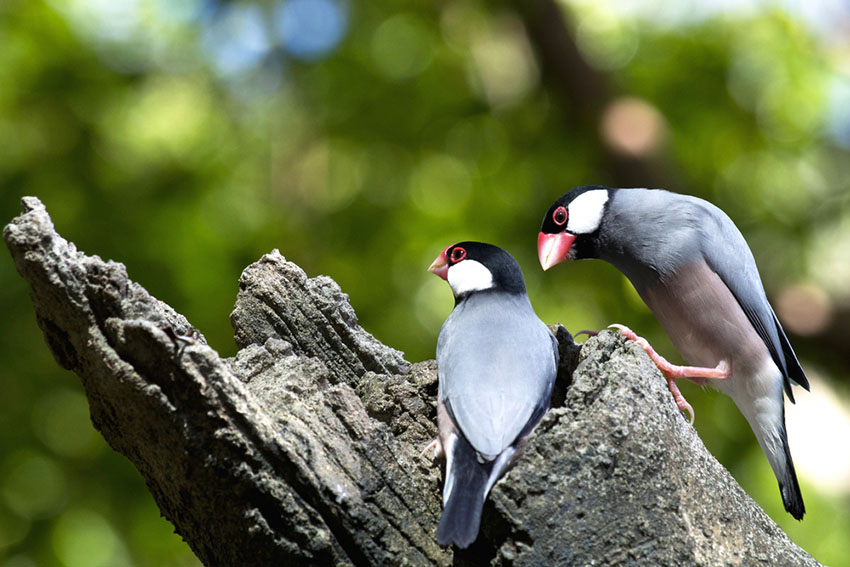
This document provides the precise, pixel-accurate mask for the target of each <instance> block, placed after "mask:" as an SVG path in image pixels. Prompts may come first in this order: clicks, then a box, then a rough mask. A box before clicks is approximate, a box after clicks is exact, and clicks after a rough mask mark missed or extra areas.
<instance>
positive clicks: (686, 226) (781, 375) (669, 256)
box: [537, 186, 809, 520]
mask: <svg viewBox="0 0 850 567" xmlns="http://www.w3.org/2000/svg"><path fill="white" fill-rule="evenodd" d="M537 250H538V255H539V258H540V265H541V266H542V267H543V269H544V270H547V269H549V268H551V267H552V266H554V265H555V264H557V263H559V262H562V261H564V260H578V259H582V258H599V259H602V260H605V261H606V262H608V263H610V264H612V265H613V266H614V267H616V268H617V269H618V270H620V271H621V272H622V273H623V274H625V276H626V277H627V278H628V279H629V280H630V281H631V283H632V285H634V287H635V289H636V290H637V292H638V293H639V294H640V296H641V298H642V299H643V300H644V302H645V303H646V304H647V306H648V307H649V308H650V309H651V310H652V312H653V313H654V314H655V316H656V318H657V319H658V322H659V323H661V326H662V327H664V330H665V331H666V332H667V334H668V335H669V337H670V340H671V341H672V342H673V344H674V345H675V346H676V348H677V349H678V350H679V352H680V353H681V354H682V355H683V356H684V357H685V359H686V360H688V362H689V363H690V364H695V365H697V367H677V366H673V365H671V364H670V363H668V362H667V361H666V360H664V359H663V358H661V357H660V356H658V355H656V354H655V353H654V351H651V348H650V347H649V346H648V344H647V343H646V342H645V341H643V342H642V344H643V345H644V347H645V348H647V352H650V355H651V356H653V359H654V360H655V361H656V364H658V365H659V368H660V369H661V370H662V372H663V373H664V374H665V376H666V377H667V380H668V385H670V386H671V391H672V392H673V393H674V397H676V396H677V395H678V397H677V403H679V406H680V407H683V408H684V407H685V406H687V402H684V398H681V394H679V393H678V388H676V387H675V382H674V380H675V378H690V379H692V380H693V381H694V382H696V383H698V384H706V383H708V382H709V381H708V380H706V378H715V380H711V381H710V382H711V385H712V386H714V387H716V388H717V389H719V390H720V391H721V392H724V393H725V394H727V395H729V396H730V397H731V398H732V399H733V400H734V402H735V404H736V405H737V406H738V409H739V410H740V411H741V413H742V414H743V415H744V417H745V418H746V419H747V421H748V422H749V424H750V427H751V428H752V430H753V433H755V436H756V438H757V439H758V442H759V445H761V448H762V451H764V453H765V455H766V456H767V460H768V461H769V462H770V466H771V468H772V469H773V473H774V474H775V475H776V478H777V480H778V481H779V490H780V492H781V493H782V502H783V504H784V505H785V509H786V510H787V511H788V512H789V513H790V514H791V515H792V516H794V518H796V519H798V520H799V519H802V517H803V514H804V513H805V511H806V509H805V506H804V505H803V498H802V495H801V494H800V487H799V485H798V484H797V475H796V473H795V471H794V463H793V462H792V460H791V453H790V451H789V449H788V439H787V435H786V431H785V406H784V400H783V397H782V391H783V388H784V390H785V393H786V394H787V395H788V398H789V399H790V400H791V402H792V403H793V401H794V395H793V393H792V392H791V386H792V385H800V386H803V387H804V388H805V389H806V390H808V389H809V383H808V380H807V379H806V375H805V374H804V373H803V369H802V367H801V366H800V363H799V361H798V360H797V357H796V355H795V354H794V350H793V349H792V348H791V344H790V343H789V342H788V338H787V337H786V336H785V332H784V331H783V330H782V326H781V325H780V324H779V320H778V319H777V318H776V315H775V314H774V312H773V309H772V308H771V306H770V303H768V301H767V297H766V295H765V292H764V288H763V287H762V283H761V279H760V278H759V274H758V270H757V268H756V263H755V260H754V259H753V254H752V252H751V251H750V249H749V247H748V246H747V243H746V242H745V241H744V237H743V236H742V235H741V232H740V231H739V230H738V228H737V227H736V226H735V225H734V223H733V222H732V220H731V219H730V218H729V217H728V216H727V215H726V214H725V213H724V212H723V211H721V210H720V209H719V208H717V207H716V206H714V205H712V204H711V203H709V202H707V201H704V200H702V199H698V198H696V197H691V196H687V195H679V194H676V193H671V192H668V191H664V190H659V189H608V188H605V187H598V186H582V187H576V188H574V189H572V190H571V191H569V192H568V193H566V194H565V195H563V196H562V197H561V198H560V199H558V200H557V201H555V203H554V204H553V205H552V206H551V207H550V208H549V210H548V211H547V212H546V216H544V217H543V225H542V227H541V232H540V233H539V235H538V238H537ZM621 331H623V332H624V334H626V335H627V336H629V337H630V338H633V339H634V338H638V337H636V335H634V333H632V332H631V331H629V330H628V329H625V328H621ZM641 340H642V339H641ZM683 402H684V404H685V406H683V405H682V403H683Z"/></svg>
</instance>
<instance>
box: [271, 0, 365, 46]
mask: <svg viewBox="0 0 850 567" xmlns="http://www.w3.org/2000/svg"><path fill="white" fill-rule="evenodd" d="M275 28H276V32H277V34H278V37H279V38H280V40H281V43H282V45H283V48H284V49H285V50H286V52H287V53H289V54H290V55H292V56H293V57H295V58H297V59H303V60H307V61H314V60H317V59H321V58H322V57H325V56H326V55H328V54H329V53H330V52H331V51H333V49H334V48H336V46H337V45H339V43H340V42H341V41H342V38H343V37H344V36H345V32H346V30H347V28H348V6H347V4H344V3H343V2H340V1H336V0H288V1H286V2H281V3H280V4H278V6H277V9H276V10H275Z"/></svg>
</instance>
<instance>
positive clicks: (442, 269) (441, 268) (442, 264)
mask: <svg viewBox="0 0 850 567" xmlns="http://www.w3.org/2000/svg"><path fill="white" fill-rule="evenodd" d="M448 249H449V247H448V246H447V247H446V250H448ZM446 250H443V251H442V252H441V253H440V255H439V256H437V259H436V260H434V261H433V262H431V265H430V266H428V271H429V272H431V273H432V274H434V275H437V276H440V277H441V278H443V279H444V280H447V281H448V277H449V261H448V259H447V258H446Z"/></svg>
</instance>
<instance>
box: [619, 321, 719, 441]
mask: <svg viewBox="0 0 850 567" xmlns="http://www.w3.org/2000/svg"><path fill="white" fill-rule="evenodd" d="M610 327H613V328H615V329H617V330H618V331H620V333H621V334H622V335H623V336H624V337H626V338H627V339H630V340H633V341H635V342H636V343H637V344H639V345H640V346H641V348H643V350H645V351H646V354H648V355H649V358H651V359H652V361H653V362H654V363H655V365H656V366H657V367H658V369H659V370H660V371H661V373H662V374H663V375H664V377H665V378H666V379H667V388H668V389H669V390H670V393H671V394H673V399H674V400H676V405H677V406H679V409H680V410H682V411H686V412H688V415H689V416H690V421H691V425H693V423H694V408H693V407H691V404H689V403H688V402H687V400H685V397H684V396H683V395H682V393H681V392H680V391H679V387H678V386H677V385H676V379H677V378H713V379H716V380H726V379H727V378H729V376H730V375H731V374H730V372H729V365H728V364H726V361H725V360H721V361H720V364H718V365H717V367H716V368H704V367H701V366H678V365H676V364H671V363H670V362H669V361H668V360H667V359H666V358H664V357H663V356H661V355H660V354H658V353H657V352H655V349H654V348H652V346H650V344H649V342H648V341H647V340H646V339H644V338H643V337H639V336H637V334H635V332H634V331H632V330H631V329H629V328H628V327H626V326H625V325H617V324H614V325H610Z"/></svg>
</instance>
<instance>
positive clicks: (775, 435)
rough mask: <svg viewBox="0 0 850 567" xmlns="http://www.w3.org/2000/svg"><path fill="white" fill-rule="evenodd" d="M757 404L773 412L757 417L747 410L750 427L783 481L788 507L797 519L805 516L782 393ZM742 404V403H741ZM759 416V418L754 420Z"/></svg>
mask: <svg viewBox="0 0 850 567" xmlns="http://www.w3.org/2000/svg"><path fill="white" fill-rule="evenodd" d="M753 405H754V406H758V407H760V408H761V409H762V410H766V409H767V408H768V407H771V408H772V409H771V410H770V411H762V412H760V413H757V414H756V416H751V415H748V414H747V412H744V411H742V413H744V417H746V418H747V421H749V422H750V427H751V428H752V430H753V433H755V435H756V439H758V442H759V445H761V449H762V451H764V454H765V456H766V457H767V460H768V462H769V463H770V468H772V469H773V474H774V475H775V476H776V480H777V481H778V482H779V492H780V493H781V494H782V504H784V505H785V510H786V511H787V512H788V513H789V514H791V515H792V516H794V518H795V519H797V520H802V519H803V514H805V513H806V506H805V504H803V495H802V494H801V493H800V484H799V483H798V482H797V472H796V471H795V470H794V461H793V460H791V450H790V449H789V447H788V434H787V433H786V430H785V407H784V405H785V404H784V403H783V400H782V392H781V390H780V391H779V395H778V400H773V402H770V401H768V400H767V399H766V398H761V399H760V400H757V401H756V402H755V403H754V404H753ZM739 407H740V406H739ZM751 417H755V419H751Z"/></svg>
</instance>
